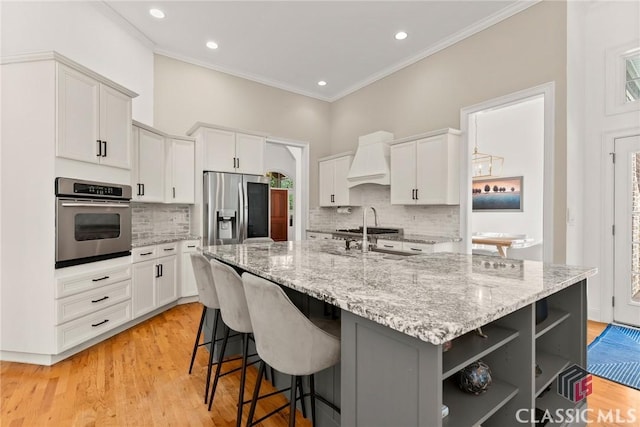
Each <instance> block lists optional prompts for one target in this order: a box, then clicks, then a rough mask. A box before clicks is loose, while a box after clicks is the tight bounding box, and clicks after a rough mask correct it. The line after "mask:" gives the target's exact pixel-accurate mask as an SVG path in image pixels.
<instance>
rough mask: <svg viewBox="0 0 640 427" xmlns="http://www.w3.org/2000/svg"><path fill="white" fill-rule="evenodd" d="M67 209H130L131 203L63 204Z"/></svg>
mask: <svg viewBox="0 0 640 427" xmlns="http://www.w3.org/2000/svg"><path fill="white" fill-rule="evenodd" d="M62 207H65V208H123V209H128V208H129V203H63V204H62Z"/></svg>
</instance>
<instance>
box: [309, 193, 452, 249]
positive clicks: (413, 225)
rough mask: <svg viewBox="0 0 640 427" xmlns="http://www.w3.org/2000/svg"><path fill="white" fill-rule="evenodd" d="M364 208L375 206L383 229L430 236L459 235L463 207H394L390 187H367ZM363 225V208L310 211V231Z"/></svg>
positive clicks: (369, 215)
mask: <svg viewBox="0 0 640 427" xmlns="http://www.w3.org/2000/svg"><path fill="white" fill-rule="evenodd" d="M358 191H361V194H362V206H373V207H374V208H375V209H376V211H377V212H378V223H379V225H380V226H381V227H399V228H403V229H404V232H405V233H406V234H424V235H431V236H452V237H458V236H459V235H460V206H458V205H455V206H442V205H437V206H406V205H392V204H391V200H390V190H389V187H388V186H381V185H375V184H366V185H362V186H360V188H358ZM367 224H368V225H373V213H372V212H367ZM361 225H362V208H361V207H353V208H352V209H351V213H350V214H339V213H337V210H336V209H335V208H315V209H310V210H309V229H312V230H336V229H338V228H353V227H359V226H361Z"/></svg>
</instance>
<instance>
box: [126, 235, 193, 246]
mask: <svg viewBox="0 0 640 427" xmlns="http://www.w3.org/2000/svg"><path fill="white" fill-rule="evenodd" d="M182 240H200V236H194V235H191V234H185V235H179V236H167V235H159V236H152V237H147V238H144V239H136V240H133V241H132V242H131V247H132V248H140V247H142V246H150V245H158V244H161V243H172V242H179V241H182Z"/></svg>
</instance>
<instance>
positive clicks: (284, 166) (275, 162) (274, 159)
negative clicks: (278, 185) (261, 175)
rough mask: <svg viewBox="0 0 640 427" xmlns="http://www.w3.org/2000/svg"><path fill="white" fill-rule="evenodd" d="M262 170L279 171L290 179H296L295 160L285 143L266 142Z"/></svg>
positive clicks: (295, 180)
mask: <svg viewBox="0 0 640 427" xmlns="http://www.w3.org/2000/svg"><path fill="white" fill-rule="evenodd" d="M264 170H265V171H266V172H280V173H283V174H285V175H287V176H288V177H290V178H291V179H293V182H294V184H295V183H297V179H296V160H295V159H294V158H293V156H292V155H291V152H290V151H289V149H288V148H287V146H286V145H283V144H274V143H272V142H267V144H266V147H265V150H264Z"/></svg>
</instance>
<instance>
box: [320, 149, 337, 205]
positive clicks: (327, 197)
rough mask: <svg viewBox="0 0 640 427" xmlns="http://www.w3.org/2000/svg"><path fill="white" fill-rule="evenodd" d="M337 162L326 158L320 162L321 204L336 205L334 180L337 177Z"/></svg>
mask: <svg viewBox="0 0 640 427" xmlns="http://www.w3.org/2000/svg"><path fill="white" fill-rule="evenodd" d="M334 175H335V163H334V162H333V160H325V161H323V162H320V163H318V185H319V189H318V190H319V191H318V195H319V198H320V200H319V205H320V206H335V204H334V203H333V202H332V200H333V199H334V198H333V188H334V185H333V182H334V178H335V176H334Z"/></svg>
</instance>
